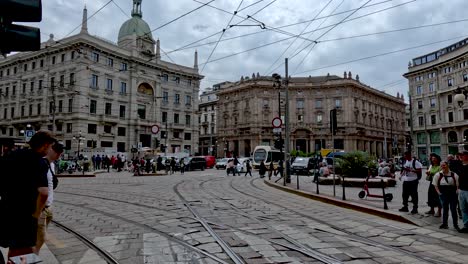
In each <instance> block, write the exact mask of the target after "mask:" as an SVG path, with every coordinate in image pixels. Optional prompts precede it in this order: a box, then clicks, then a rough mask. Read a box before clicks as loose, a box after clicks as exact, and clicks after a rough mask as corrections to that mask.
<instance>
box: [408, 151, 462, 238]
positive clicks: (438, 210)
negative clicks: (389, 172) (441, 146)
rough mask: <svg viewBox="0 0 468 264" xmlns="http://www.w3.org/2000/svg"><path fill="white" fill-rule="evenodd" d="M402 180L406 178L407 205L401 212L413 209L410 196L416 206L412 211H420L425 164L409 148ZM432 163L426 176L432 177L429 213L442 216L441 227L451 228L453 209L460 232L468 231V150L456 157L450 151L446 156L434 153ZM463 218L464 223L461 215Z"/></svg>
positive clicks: (429, 192) (454, 218)
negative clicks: (450, 221) (449, 223)
mask: <svg viewBox="0 0 468 264" xmlns="http://www.w3.org/2000/svg"><path fill="white" fill-rule="evenodd" d="M404 159H405V160H404V163H403V167H402V172H401V176H400V180H401V181H402V182H403V194H402V198H403V207H402V208H401V209H399V211H400V212H409V207H408V203H409V198H410V197H411V202H412V204H413V208H412V210H411V214H417V213H418V184H419V181H420V180H422V164H421V163H420V162H419V161H418V160H417V159H416V158H414V157H412V156H411V152H405V154H404ZM430 162H431V165H430V167H429V168H428V170H427V172H426V177H425V180H427V181H429V182H430V184H429V188H428V191H427V195H428V200H427V201H428V206H429V208H430V209H429V211H427V212H426V214H428V215H433V216H435V217H440V216H442V224H441V225H440V227H439V228H440V229H447V228H448V216H449V212H450V213H451V216H452V221H453V227H454V228H455V229H456V230H458V231H459V232H460V233H468V151H463V152H462V153H459V154H458V155H457V157H456V158H455V157H454V156H453V155H448V156H447V159H446V160H442V158H441V157H440V156H439V155H437V154H431V155H430ZM459 218H461V219H462V220H463V227H462V228H460V227H459V225H458V219H459Z"/></svg>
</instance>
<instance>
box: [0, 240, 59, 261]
mask: <svg viewBox="0 0 468 264" xmlns="http://www.w3.org/2000/svg"><path fill="white" fill-rule="evenodd" d="M0 251H1V252H2V254H3V257H5V258H6V257H7V254H8V249H7V248H2V247H0ZM39 257H40V258H41V259H42V263H46V264H56V263H57V264H58V263H60V262H59V261H58V260H57V258H55V256H54V254H52V252H50V250H49V248H48V247H47V245H46V244H44V245H43V246H42V248H41V251H40V253H39ZM5 263H6V261H5Z"/></svg>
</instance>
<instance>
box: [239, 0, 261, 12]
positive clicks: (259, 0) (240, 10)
mask: <svg viewBox="0 0 468 264" xmlns="http://www.w3.org/2000/svg"><path fill="white" fill-rule="evenodd" d="M263 1H264V0H258V1H257V2H254V3H252V4H250V5H247V6H245V7H243V8H241V9H239V10H238V11H237V12H242V11H243V10H245V9H247V8H249V7H251V6H254V5H256V4H258V3H260V2H263Z"/></svg>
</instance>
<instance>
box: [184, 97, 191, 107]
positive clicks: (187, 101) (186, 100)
mask: <svg viewBox="0 0 468 264" xmlns="http://www.w3.org/2000/svg"><path fill="white" fill-rule="evenodd" d="M185 105H192V96H190V95H186V96H185Z"/></svg>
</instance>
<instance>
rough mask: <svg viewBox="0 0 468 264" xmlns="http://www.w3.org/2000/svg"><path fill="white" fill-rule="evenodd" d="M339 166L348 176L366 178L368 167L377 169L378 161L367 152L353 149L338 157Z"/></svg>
mask: <svg viewBox="0 0 468 264" xmlns="http://www.w3.org/2000/svg"><path fill="white" fill-rule="evenodd" d="M336 163H337V166H338V167H339V168H340V171H341V173H342V174H343V175H344V176H346V177H351V178H365V177H367V174H368V169H370V170H374V169H377V163H376V162H375V160H374V158H373V157H372V156H370V155H369V154H368V153H367V152H362V151H353V152H349V153H346V154H345V155H343V156H342V157H340V158H339V159H336Z"/></svg>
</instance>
